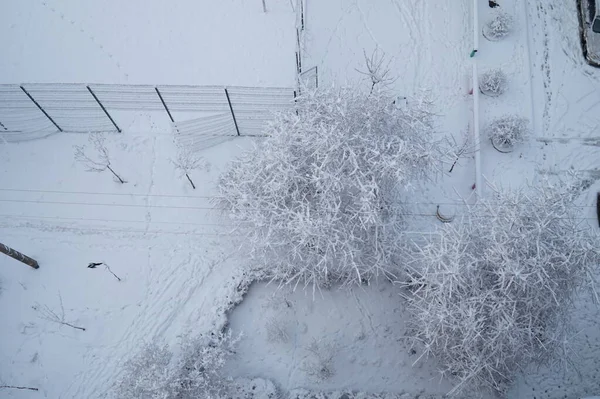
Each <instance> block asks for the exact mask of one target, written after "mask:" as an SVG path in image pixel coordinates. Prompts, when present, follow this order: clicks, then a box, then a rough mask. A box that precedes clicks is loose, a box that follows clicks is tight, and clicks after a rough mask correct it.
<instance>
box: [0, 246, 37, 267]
mask: <svg viewBox="0 0 600 399" xmlns="http://www.w3.org/2000/svg"><path fill="white" fill-rule="evenodd" d="M0 252H2V253H3V254H5V255H8V256H10V257H11V258H13V259H16V260H18V261H19V262H23V263H25V264H26V265H27V266H31V267H33V268H34V269H38V268H39V267H40V265H38V263H37V261H36V260H35V259H32V258H30V257H29V256H27V255H23V254H22V253H20V252H19V251H15V250H14V249H12V248H11V247H8V246H6V245H4V244H2V243H1V242H0Z"/></svg>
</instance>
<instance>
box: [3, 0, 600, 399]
mask: <svg viewBox="0 0 600 399" xmlns="http://www.w3.org/2000/svg"><path fill="white" fill-rule="evenodd" d="M498 2H499V3H500V5H501V7H502V9H503V10H504V11H506V12H507V13H509V14H511V15H513V17H514V30H513V31H512V32H511V33H510V34H509V35H508V36H507V37H506V38H504V39H503V40H501V41H497V42H490V41H487V40H486V39H485V38H484V37H483V36H482V35H481V34H480V33H479V34H478V35H477V38H478V40H479V45H478V46H477V48H478V52H477V53H476V55H475V57H473V58H470V57H469V54H470V52H471V50H472V49H473V47H474V46H475V44H474V39H473V31H474V30H475V31H476V32H480V31H481V29H482V28H483V26H484V23H485V21H487V19H488V18H489V17H490V16H491V12H492V10H490V9H489V7H488V6H487V2H485V1H480V2H479V3H478V7H477V9H478V15H477V18H476V20H477V21H478V27H474V18H473V10H474V7H473V5H474V2H473V1H472V0H439V1H438V2H435V4H433V2H424V1H418V0H391V1H389V0H386V1H384V0H372V1H365V0H352V1H342V0H327V1H316V0H315V1H313V0H306V1H304V2H303V3H302V4H303V9H304V15H305V21H304V22H305V30H304V31H301V32H300V43H299V49H300V50H301V54H302V64H303V69H304V70H307V69H308V68H311V67H313V66H317V67H318V74H319V76H318V77H319V85H320V86H328V85H332V84H335V85H338V86H340V85H347V84H359V85H362V86H363V87H365V88H367V89H368V87H369V85H370V82H369V79H368V77H366V76H365V75H364V74H361V73H360V71H364V70H365V60H364V55H363V52H365V53H366V54H367V55H370V54H372V53H373V51H375V49H377V50H378V51H380V52H382V53H383V54H385V56H386V57H387V59H389V60H390V64H389V65H390V70H391V74H392V76H395V77H398V79H397V80H395V81H394V82H391V84H390V85H389V90H390V91H391V92H393V93H394V94H395V95H396V96H399V97H401V98H403V97H406V101H410V99H411V97H413V96H415V95H417V94H423V93H425V94H427V95H428V96H430V98H432V99H433V100H434V103H435V106H436V112H437V113H438V114H439V115H440V119H439V126H438V131H439V137H443V136H447V137H451V138H452V140H453V141H455V142H456V143H457V145H458V146H459V147H460V146H461V145H462V144H463V142H464V140H465V138H468V137H471V135H472V134H473V131H474V128H475V126H474V120H476V119H479V120H480V122H479V127H480V129H481V151H480V152H479V153H478V157H479V158H480V161H481V165H477V164H476V162H475V161H474V158H475V156H474V155H475V153H476V148H474V147H473V143H468V142H467V145H466V146H465V149H466V150H465V152H464V154H463V156H462V157H461V158H460V159H459V160H458V162H457V165H456V167H455V168H454V170H453V172H452V173H445V174H440V175H439V176H438V177H437V179H436V181H434V182H432V183H429V184H424V185H423V187H420V188H419V190H420V191H419V195H417V196H415V198H413V200H414V202H419V203H420V204H419V205H418V207H417V209H418V211H419V212H418V213H419V214H418V215H415V216H414V218H413V220H411V226H410V227H411V229H413V230H414V231H416V232H420V231H423V230H430V229H431V228H432V226H434V225H435V223H439V221H437V219H436V218H435V211H436V204H440V211H441V212H442V213H443V214H444V215H455V214H460V212H462V211H464V206H463V205H462V204H463V202H462V201H463V199H464V200H465V201H468V202H474V201H475V200H476V195H475V192H474V191H475V190H473V184H474V183H475V182H476V181H480V182H482V183H478V185H477V186H476V190H477V191H478V194H481V195H484V196H485V195H488V194H489V192H490V189H489V187H483V186H484V185H485V184H486V182H487V183H490V184H493V185H496V186H499V187H504V188H509V187H519V186H523V185H526V184H536V182H538V181H539V180H540V179H543V178H545V177H550V178H555V177H557V176H559V177H564V178H566V177H568V176H569V175H572V174H575V175H576V176H578V177H581V178H584V179H587V180H588V186H589V187H588V188H587V190H586V191H584V193H583V195H582V196H581V198H580V199H579V205H580V206H581V218H582V219H581V220H582V222H583V223H588V224H589V225H591V226H592V227H595V228H596V229H597V226H598V224H597V223H598V222H597V220H596V219H595V218H596V208H595V201H596V192H598V191H600V182H599V180H600V130H599V129H600V70H598V69H594V68H592V67H590V66H588V65H587V64H586V62H585V61H584V59H583V56H582V52H581V47H580V42H579V25H578V20H577V8H576V2H575V1H574V0H573V1H563V0H547V1H534V0H522V1H518V0H498ZM265 3H266V5H267V13H264V12H263V9H262V4H261V2H260V1H258V0H256V1H242V0H221V1H208V0H200V1H192V0H184V1H179V2H167V1H160V0H153V1H142V0H131V1H127V2H123V1H117V0H110V1H102V2H81V1H77V0H61V1H58V0H20V1H13V2H2V3H0V50H1V54H2V57H1V58H0V76H1V81H0V83H32V82H77V83H119V84H126V83H128V84H152V85H154V84H197V85H222V86H226V85H227V86H229V85H231V86H234V85H239V86H259V87H293V86H294V84H295V82H296V75H295V72H296V71H295V62H294V53H295V51H296V49H297V45H298V44H297V41H296V28H297V27H298V26H299V23H298V18H297V13H296V12H295V11H298V10H299V4H300V3H297V2H296V1H293V2H290V1H287V0H277V1H276V0H266V2H265ZM474 65H475V68H476V70H477V71H478V73H479V74H481V73H483V72H485V71H487V70H490V69H494V68H500V69H502V71H503V72H504V73H505V74H506V75H507V80H508V88H507V91H506V92H505V93H503V94H502V95H500V96H498V97H489V96H483V95H481V96H478V97H479V103H478V107H475V106H474V97H473V95H471V94H469V92H470V91H471V89H474V95H475V96H477V93H476V91H477V87H476V86H475V87H474V85H473V83H474V82H473V67H474ZM0 103H1V98H0ZM0 108H1V105H0ZM474 108H475V109H479V113H478V115H477V116H476V117H475V116H474V115H473V110H474ZM507 113H515V114H518V115H519V116H521V117H524V118H527V120H528V121H529V128H530V130H531V131H530V135H529V138H528V139H527V140H526V142H525V143H523V144H521V145H519V146H517V147H516V148H515V150H514V151H513V152H512V153H510V154H500V153H498V152H497V151H495V150H494V149H493V148H492V146H491V144H490V142H489V140H487V139H486V137H487V136H486V135H485V132H486V128H487V126H488V125H489V123H490V122H491V121H493V120H494V119H496V118H498V117H501V116H503V115H504V114H507ZM1 114H2V113H1V112H0V115H1ZM113 116H114V117H115V118H116V119H117V122H118V123H119V124H120V125H122V126H121V127H122V128H123V133H122V134H117V133H111V134H106V135H105V137H106V144H107V148H108V150H109V152H110V156H111V167H114V169H115V171H117V172H118V173H119V174H120V175H121V176H122V177H123V178H124V180H126V182H127V183H125V184H120V183H118V182H116V181H115V180H114V179H113V177H112V176H111V174H110V172H108V171H103V172H99V173H92V172H87V171H86V170H85V168H84V166H83V165H81V164H80V163H78V162H76V161H75V159H74V149H73V146H75V145H84V144H87V142H88V140H87V135H86V134H55V135H52V136H50V137H47V138H44V139H39V140H33V141H27V142H5V141H3V140H2V136H1V134H2V126H0V242H2V243H4V244H7V245H9V246H11V247H13V248H15V249H17V250H21V251H23V252H24V253H25V254H27V255H29V256H31V257H33V258H35V259H37V260H38V261H39V263H40V269H38V270H33V269H31V268H29V267H27V266H25V265H23V264H21V263H18V262H16V261H14V260H12V259H10V258H8V257H5V256H2V257H0V313H1V314H2V323H1V325H0V382H2V384H0V385H3V384H6V385H18V386H31V387H37V388H39V389H40V391H39V392H34V391H25V390H13V389H0V396H1V397H7V398H19V399H22V398H39V397H46V398H77V399H79V398H86V399H87V398H90V399H94V398H109V397H110V392H111V389H112V385H113V384H114V382H115V381H116V379H117V378H118V377H119V374H120V370H121V369H122V365H123V363H124V362H125V361H126V360H127V359H128V358H129V357H130V356H131V355H132V354H133V353H135V352H136V351H138V350H139V349H140V348H141V347H142V345H143V343H145V342H151V341H157V342H165V343H169V344H171V345H173V346H175V347H176V346H177V343H178V342H179V340H180V337H181V336H185V335H188V336H190V335H191V336H193V335H197V334H200V333H206V332H210V331H214V330H215V329H220V328H221V327H222V326H223V325H225V323H226V322H229V324H230V326H231V328H232V329H233V330H234V332H242V333H243V334H244V338H243V339H242V341H241V342H240V344H239V345H240V346H239V350H238V353H237V355H236V356H235V357H232V358H231V359H230V360H229V361H228V363H227V364H226V367H225V371H226V372H227V374H228V375H230V376H231V377H243V378H250V379H251V378H261V379H262V380H254V381H253V382H251V383H248V380H238V382H237V383H238V384H240V386H247V385H248V384H250V385H255V386H257V387H258V390H260V386H262V387H263V391H264V392H268V391H269V390H270V389H272V385H271V384H270V383H269V382H267V381H266V380H272V381H273V382H274V383H275V384H277V385H278V386H279V387H281V388H283V389H285V390H289V391H290V392H293V395H294V396H293V397H297V398H308V397H311V395H313V394H314V393H313V390H316V391H319V390H323V391H327V392H337V394H331V395H329V396H330V397H331V398H332V399H333V398H334V397H335V399H338V398H341V397H349V396H348V394H347V392H348V391H350V390H355V391H364V392H371V393H382V395H381V396H378V397H387V398H391V397H395V398H396V397H399V398H403V399H409V398H416V397H421V398H424V397H427V398H433V397H438V396H441V395H443V394H444V393H445V392H448V391H449V389H450V388H451V383H450V381H447V380H444V379H440V377H439V375H438V374H436V372H435V368H436V364H435V360H433V359H428V360H425V361H423V362H418V363H416V365H415V366H413V365H412V364H413V362H414V361H415V360H416V359H417V358H418V356H419V355H420V353H419V352H416V353H413V352H412V351H411V347H410V344H409V343H408V342H406V341H403V340H402V339H400V340H398V338H399V337H400V336H402V335H405V334H406V331H405V328H404V326H405V321H406V320H405V317H403V315H404V314H405V313H404V309H403V302H402V300H401V298H399V297H398V296H397V290H396V287H395V286H393V285H391V284H389V283H387V282H381V283H380V284H379V285H371V286H368V287H364V288H357V289H355V290H352V291H335V290H333V291H323V292H319V291H317V292H315V293H314V295H313V292H312V291H309V292H306V293H305V292H304V291H301V290H297V291H296V292H290V291H289V290H287V288H284V289H283V290H282V291H278V290H277V289H276V288H277V287H276V283H272V284H270V285H266V284H264V283H257V284H254V285H252V287H251V288H250V289H249V291H248V293H247V295H246V297H245V299H244V300H243V301H242V294H243V292H244V291H245V289H246V288H247V285H248V283H249V282H250V280H251V277H250V276H248V275H245V274H244V265H245V264H246V260H247V256H246V254H243V253H239V252H238V251H237V249H238V248H239V243H240V241H239V240H240V238H241V237H240V234H241V233H240V232H239V231H232V228H233V226H232V224H231V221H229V219H228V218H227V217H226V215H222V214H221V213H219V212H217V211H215V210H214V209H213V201H212V200H213V199H214V196H215V195H216V189H215V183H216V181H217V178H218V176H219V175H220V173H221V172H222V171H223V170H224V169H225V167H226V164H227V162H228V161H229V160H231V159H233V157H235V156H236V155H238V154H240V152H241V151H243V149H244V148H248V147H249V146H250V144H251V139H249V138H243V139H236V140H232V141H229V142H227V143H224V144H221V145H218V146H214V147H211V148H208V149H206V150H204V151H202V152H201V153H200V154H199V155H200V156H201V157H202V158H203V166H202V167H200V168H198V169H194V170H192V172H191V177H192V178H193V180H194V183H195V184H196V186H197V189H196V190H193V189H192V188H191V186H190V184H189V182H188V181H187V179H186V178H185V176H182V175H181V171H180V170H178V169H177V168H176V167H175V166H174V164H173V162H172V160H176V159H177V157H178V152H177V148H176V146H175V144H174V142H173V141H174V140H173V132H172V131H171V127H170V123H169V120H168V117H167V116H166V114H165V113H162V112H161V113H157V112H147V111H143V110H139V111H119V112H114V113H113ZM187 117H188V115H184V114H181V115H178V117H177V118H176V119H177V120H183V119H185V118H187ZM0 122H2V120H1V119H0ZM446 172H447V171H446ZM424 199H425V200H424ZM90 262H104V263H106V264H107V265H109V266H110V268H111V270H112V271H113V272H114V273H115V274H116V275H117V276H119V277H120V278H121V279H122V281H120V282H119V281H118V280H117V279H116V278H115V277H114V276H113V275H112V274H110V273H109V272H108V271H107V270H106V269H104V268H103V266H99V267H97V268H95V269H89V268H87V265H88V264H89V263H90ZM272 295H274V297H273V298H272ZM284 298H285V299H287V301H286V300H284ZM61 301H62V307H63V309H64V319H65V321H67V322H69V323H71V324H73V325H75V326H81V327H84V328H85V329H86V330H85V331H81V330H77V329H73V328H71V327H68V326H65V325H59V324H57V323H54V322H52V321H48V320H47V319H44V318H43V317H41V316H43V315H42V314H41V313H40V311H39V310H35V309H34V307H36V308H37V309H41V308H43V307H44V306H47V307H48V308H50V309H52V310H54V311H55V312H57V313H59V314H60V313H61ZM240 301H241V304H240V305H239V306H237V307H235V305H236V304H237V303H238V302H240ZM234 307H235V309H234V310H233V311H232V312H231V313H230V314H229V315H230V317H229V320H228V319H227V315H228V313H227V312H228V311H229V310H230V309H232V308H234ZM574 316H575V320H574V323H575V328H576V330H577V331H579V333H578V334H577V335H576V336H575V337H573V343H574V346H573V359H574V363H573V364H572V365H571V367H569V368H568V369H567V371H563V370H561V369H557V368H556V367H553V366H548V367H542V368H539V369H533V368H532V369H531V370H527V371H526V373H524V374H523V375H522V376H521V377H520V378H519V379H518V381H517V383H516V384H515V386H514V387H513V388H512V390H511V391H510V392H509V393H508V397H510V398H518V399H529V398H556V399H558V398H565V397H566V398H580V397H583V396H593V395H597V394H598V393H600V382H599V380H598V375H600V328H598V322H597V320H599V318H600V314H599V310H598V308H597V307H596V305H595V304H594V303H593V301H592V299H591V298H589V297H587V296H582V297H581V298H579V299H578V300H577V312H575V314H574ZM273 326H275V327H282V328H283V331H284V332H285V335H287V338H286V339H284V340H277V339H275V340H274V339H273V337H274V335H273V333H272V332H271V335H270V337H269V336H268V335H269V334H268V331H267V329H268V328H271V329H272V328H273ZM390 331H392V332H393V333H390ZM279 333H281V331H279ZM275 336H276V334H275ZM313 339H316V340H317V342H318V344H319V345H321V346H320V348H322V349H323V354H324V355H326V354H327V351H328V349H332V348H333V349H334V350H331V351H330V352H331V353H332V356H331V359H332V360H331V362H332V364H333V371H334V372H333V376H332V377H331V378H330V379H328V380H321V381H318V380H315V378H313V377H311V376H310V372H308V373H307V372H306V370H307V366H308V369H310V365H311V362H312V361H314V360H315V359H314V352H310V350H308V349H309V347H310V344H311V343H312V342H313ZM311 353H312V354H313V355H311ZM311 356H312V357H311ZM325 357H326V356H325ZM317 360H318V359H317ZM232 384H233V382H232ZM240 389H244V388H240ZM240 392H241V391H240ZM384 392H389V395H393V396H386V395H383V393H384ZM344 394H346V396H344ZM241 395H242V394H240V396H241ZM324 395H325V394H324ZM323 397H325V396H323ZM358 397H365V398H366V396H358ZM373 397H374V396H373Z"/></svg>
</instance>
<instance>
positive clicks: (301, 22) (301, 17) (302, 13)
mask: <svg viewBox="0 0 600 399" xmlns="http://www.w3.org/2000/svg"><path fill="white" fill-rule="evenodd" d="M300 25H301V26H302V30H304V1H303V0H300Z"/></svg>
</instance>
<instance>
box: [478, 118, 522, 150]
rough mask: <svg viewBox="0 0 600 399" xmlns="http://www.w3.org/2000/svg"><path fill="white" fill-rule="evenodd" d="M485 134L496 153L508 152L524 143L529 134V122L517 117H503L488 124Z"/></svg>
mask: <svg viewBox="0 0 600 399" xmlns="http://www.w3.org/2000/svg"><path fill="white" fill-rule="evenodd" d="M487 134H488V136H489V138H490V140H491V141H492V144H493V145H494V147H495V148H496V149H497V150H498V151H501V152H504V151H505V150H507V151H510V150H511V149H512V148H513V147H514V146H515V145H517V144H521V143H523V142H524V141H525V138H526V137H527V135H528V134H529V120H527V119H526V118H522V117H520V116H517V115H505V116H503V117H500V118H498V119H496V120H494V121H492V123H490V125H489V126H488V128H487Z"/></svg>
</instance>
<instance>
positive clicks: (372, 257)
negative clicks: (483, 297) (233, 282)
mask: <svg viewBox="0 0 600 399" xmlns="http://www.w3.org/2000/svg"><path fill="white" fill-rule="evenodd" d="M392 102H393V99H392V98H390V97H388V96H386V95H385V94H383V93H381V92H380V91H377V90H374V91H373V92H372V93H370V94H366V93H362V92H360V91H358V90H352V89H341V90H336V89H330V90H319V91H316V92H311V93H307V94H306V95H304V96H303V97H300V98H299V99H298V104H297V111H298V113H297V114H296V113H295V112H290V113H287V114H283V115H280V116H278V117H277V119H276V120H275V121H274V122H273V123H272V125H271V126H270V128H269V129H268V131H267V133H268V135H269V137H268V138H267V139H265V140H264V141H263V142H262V143H260V145H258V146H257V147H256V148H255V149H254V150H253V151H250V152H247V153H246V154H245V155H243V156H242V157H241V158H240V159H238V160H237V161H235V162H234V163H233V164H232V165H231V167H230V169H229V170H228V171H227V172H226V173H225V174H224V175H223V176H221V178H220V181H219V190H220V194H221V196H222V205H223V206H224V208H225V209H226V210H228V211H229V214H230V216H231V217H232V218H233V219H234V220H236V221H237V222H239V223H240V227H242V228H250V229H249V238H248V240H247V242H248V243H249V246H250V251H249V252H250V254H251V256H252V258H253V260H254V262H255V263H256V264H258V266H259V267H262V268H263V269H264V271H265V274H266V276H267V277H270V278H274V279H279V280H281V281H283V283H291V282H294V281H295V282H296V283H298V282H300V281H302V282H303V283H304V284H306V285H308V284H313V287H315V286H325V287H326V286H329V285H330V284H332V283H333V282H339V283H341V284H360V283H363V282H365V281H367V280H369V279H370V278H372V277H373V276H376V275H378V274H392V273H394V271H395V270H396V268H397V266H396V265H397V262H396V261H395V260H396V257H397V255H398V247H399V240H398V235H399V232H401V231H402V229H403V225H404V219H403V216H402V213H403V211H402V209H403V207H402V203H401V194H402V192H403V190H406V189H408V188H410V187H411V184H412V183H414V182H415V181H418V180H420V179H421V180H422V179H424V178H427V176H429V175H430V174H431V172H432V171H433V170H434V168H435V167H436V166H437V164H435V161H436V160H438V159H439V158H440V154H441V146H440V145H439V143H437V142H435V141H434V140H433V137H432V133H434V126H433V122H432V116H431V115H430V113H429V110H428V104H427V103H426V102H425V101H421V102H419V100H416V99H415V101H411V105H409V106H407V107H403V108H402V109H397V108H396V107H394V105H393V104H392Z"/></svg>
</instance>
